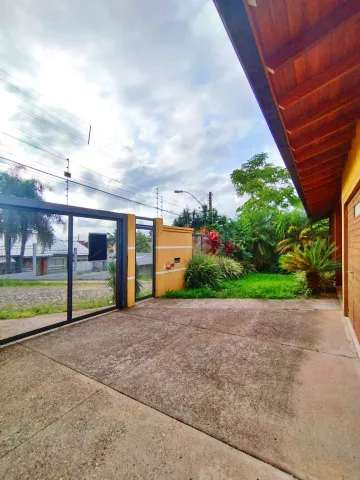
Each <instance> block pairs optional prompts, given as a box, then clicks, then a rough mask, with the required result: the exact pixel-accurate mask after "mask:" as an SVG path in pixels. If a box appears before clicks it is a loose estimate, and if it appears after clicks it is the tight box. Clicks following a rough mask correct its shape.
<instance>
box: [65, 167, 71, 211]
mask: <svg viewBox="0 0 360 480" xmlns="http://www.w3.org/2000/svg"><path fill="white" fill-rule="evenodd" d="M66 161H67V166H66V170H65V172H64V177H66V205H69V178H71V173H70V170H69V169H70V160H69V159H68V158H67V159H66Z"/></svg>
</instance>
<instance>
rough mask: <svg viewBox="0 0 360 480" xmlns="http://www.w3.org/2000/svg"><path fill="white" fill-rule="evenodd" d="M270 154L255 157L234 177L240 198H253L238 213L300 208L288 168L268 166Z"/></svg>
mask: <svg viewBox="0 0 360 480" xmlns="http://www.w3.org/2000/svg"><path fill="white" fill-rule="evenodd" d="M267 158H268V154H267V153H260V154H257V155H254V156H253V157H252V158H251V159H250V160H249V161H248V162H246V163H244V164H243V165H242V166H241V168H240V169H237V170H234V171H233V172H232V174H231V181H232V183H233V185H234V186H235V188H236V193H237V194H238V195H239V196H243V195H248V196H249V197H250V198H249V200H247V201H246V202H245V203H244V205H242V206H241V207H240V208H239V209H238V211H240V212H242V211H250V210H253V209H262V210H264V209H265V210H269V209H274V208H278V207H280V208H289V207H296V206H299V205H300V200H299V197H298V196H297V194H296V192H295V189H294V187H293V185H292V183H291V179H290V175H289V173H288V171H287V170H286V168H283V167H277V166H275V165H274V164H272V163H270V162H267Z"/></svg>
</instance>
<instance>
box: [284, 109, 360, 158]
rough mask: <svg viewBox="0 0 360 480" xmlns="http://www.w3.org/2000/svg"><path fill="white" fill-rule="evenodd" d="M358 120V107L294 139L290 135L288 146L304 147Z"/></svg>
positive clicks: (359, 118) (295, 148) (359, 115)
mask: <svg viewBox="0 0 360 480" xmlns="http://www.w3.org/2000/svg"><path fill="white" fill-rule="evenodd" d="M358 120H360V107H359V109H358V111H356V112H352V113H349V114H348V115H345V116H343V117H341V118H338V119H336V120H334V121H332V122H329V123H326V124H325V125H323V126H322V127H320V128H316V129H315V130H313V131H312V132H310V133H307V134H306V135H302V136H301V137H300V138H297V139H296V140H295V139H294V140H291V136H290V146H291V148H292V149H293V150H297V149H299V148H302V147H305V146H306V145H309V144H310V143H312V142H314V141H316V140H321V139H322V138H325V137H328V136H329V135H332V134H334V133H335V132H338V131H339V130H341V129H342V128H345V127H348V126H350V125H352V124H355V123H356V122H357V121H358Z"/></svg>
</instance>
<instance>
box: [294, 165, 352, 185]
mask: <svg viewBox="0 0 360 480" xmlns="http://www.w3.org/2000/svg"><path fill="white" fill-rule="evenodd" d="M342 169H343V166H342V165H335V166H332V167H329V168H318V169H317V170H307V171H306V172H305V173H304V172H303V173H302V174H301V175H299V176H300V179H301V184H302V185H304V184H305V183H306V182H307V181H308V180H309V181H310V179H314V178H318V177H320V178H321V177H322V178H324V177H325V176H328V175H337V174H340V173H341V172H342ZM304 182H305V183H304Z"/></svg>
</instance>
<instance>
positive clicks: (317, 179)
mask: <svg viewBox="0 0 360 480" xmlns="http://www.w3.org/2000/svg"><path fill="white" fill-rule="evenodd" d="M340 176H341V172H339V171H337V172H330V173H326V174H325V175H315V176H314V177H310V178H306V179H304V180H303V181H302V182H301V184H302V186H303V188H305V189H306V188H307V187H309V186H311V185H317V186H318V187H321V186H322V185H323V184H324V183H325V184H327V183H328V182H329V181H330V180H334V181H335V180H336V181H338V180H339V178H340Z"/></svg>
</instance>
